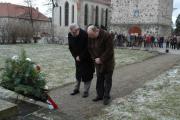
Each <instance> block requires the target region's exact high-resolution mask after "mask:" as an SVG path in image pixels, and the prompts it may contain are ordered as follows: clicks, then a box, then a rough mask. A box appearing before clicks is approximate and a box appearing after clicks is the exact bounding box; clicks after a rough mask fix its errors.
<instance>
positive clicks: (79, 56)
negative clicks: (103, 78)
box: [68, 24, 94, 97]
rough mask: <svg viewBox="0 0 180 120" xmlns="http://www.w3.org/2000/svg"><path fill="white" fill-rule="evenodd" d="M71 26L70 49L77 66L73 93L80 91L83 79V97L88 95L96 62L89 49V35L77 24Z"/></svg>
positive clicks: (69, 35)
mask: <svg viewBox="0 0 180 120" xmlns="http://www.w3.org/2000/svg"><path fill="white" fill-rule="evenodd" d="M69 28H70V32H69V34H68V42H69V50H70V52H71V54H72V56H73V58H74V60H75V66H76V85H75V88H74V91H73V92H72V93H71V95H76V94H78V93H79V88H80V83H81V81H82V82H84V94H83V97H88V94H89V88H90V85H91V80H92V79H93V73H94V63H93V60H92V58H91V56H90V53H89V51H88V35H87V33H86V32H85V31H84V30H82V29H80V28H79V26H78V25H77V24H72V25H70V27H69Z"/></svg>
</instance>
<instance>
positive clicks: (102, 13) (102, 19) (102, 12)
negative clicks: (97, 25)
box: [101, 8, 104, 26]
mask: <svg viewBox="0 0 180 120" xmlns="http://www.w3.org/2000/svg"><path fill="white" fill-rule="evenodd" d="M101 25H103V26H104V9H103V8H102V9H101Z"/></svg>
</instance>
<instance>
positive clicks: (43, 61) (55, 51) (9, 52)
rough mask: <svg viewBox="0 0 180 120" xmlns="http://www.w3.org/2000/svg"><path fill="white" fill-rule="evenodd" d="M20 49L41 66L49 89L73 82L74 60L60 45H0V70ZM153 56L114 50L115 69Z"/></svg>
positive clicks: (140, 52)
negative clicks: (7, 59)
mask: <svg viewBox="0 0 180 120" xmlns="http://www.w3.org/2000/svg"><path fill="white" fill-rule="evenodd" d="M22 48H23V49H25V50H26V52H27V56H28V57H29V58H31V59H32V61H35V62H37V63H38V64H40V65H41V66H42V71H43V72H44V73H46V74H47V82H48V86H49V88H55V87H58V86H61V85H64V84H66V83H71V82H74V81H75V66H74V60H73V58H72V56H71V54H70V52H69V50H68V47H67V46H62V45H52V44H49V45H47V44H44V45H42V44H27V45H0V69H1V68H3V67H4V63H5V60H6V58H8V57H12V56H13V55H18V54H19V53H20V51H21V49H22ZM154 55H155V54H154V53H149V52H146V51H138V50H128V49H116V50H115V59H116V67H118V66H121V65H126V64H131V63H135V62H140V61H142V60H144V59H147V58H149V57H151V56H154ZM0 72H2V71H0Z"/></svg>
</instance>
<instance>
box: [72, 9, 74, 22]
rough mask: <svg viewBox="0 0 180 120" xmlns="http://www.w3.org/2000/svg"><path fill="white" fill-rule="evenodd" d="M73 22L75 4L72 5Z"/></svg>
mask: <svg viewBox="0 0 180 120" xmlns="http://www.w3.org/2000/svg"><path fill="white" fill-rule="evenodd" d="M72 23H74V5H72Z"/></svg>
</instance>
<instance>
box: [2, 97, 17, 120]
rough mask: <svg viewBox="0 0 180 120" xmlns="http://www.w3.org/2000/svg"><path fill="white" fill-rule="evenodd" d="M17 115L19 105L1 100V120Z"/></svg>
mask: <svg viewBox="0 0 180 120" xmlns="http://www.w3.org/2000/svg"><path fill="white" fill-rule="evenodd" d="M16 114H17V105H16V104H13V103H10V102H7V101H4V100H0V120H2V119H5V118H8V117H11V116H14V115H16Z"/></svg>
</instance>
